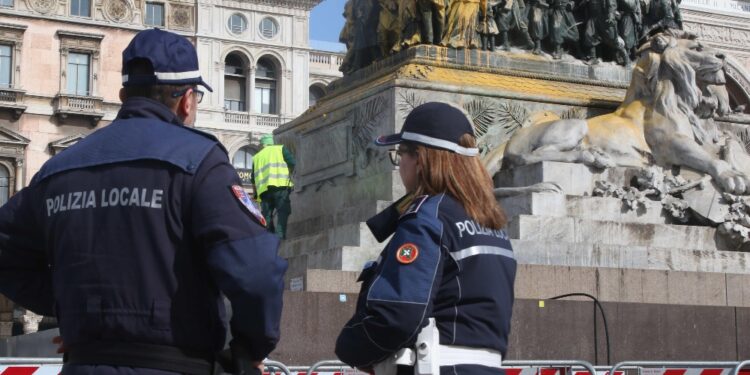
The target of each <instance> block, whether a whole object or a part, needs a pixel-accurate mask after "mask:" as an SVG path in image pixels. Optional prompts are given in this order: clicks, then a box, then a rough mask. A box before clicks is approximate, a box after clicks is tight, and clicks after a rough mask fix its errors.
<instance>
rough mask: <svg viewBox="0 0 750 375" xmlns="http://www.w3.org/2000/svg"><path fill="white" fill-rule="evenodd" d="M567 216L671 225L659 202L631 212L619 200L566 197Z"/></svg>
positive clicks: (649, 203) (651, 202)
mask: <svg viewBox="0 0 750 375" xmlns="http://www.w3.org/2000/svg"><path fill="white" fill-rule="evenodd" d="M566 208H567V213H568V216H572V217H577V218H582V219H589V220H597V221H618V222H624V223H643V224H671V223H672V219H671V217H669V215H668V214H667V212H666V211H665V210H664V209H663V207H662V204H661V202H656V201H647V202H646V204H645V205H641V206H639V207H638V209H636V210H631V209H629V208H628V207H627V205H626V204H625V203H624V202H623V201H622V200H621V199H619V198H611V197H581V196H567V201H566Z"/></svg>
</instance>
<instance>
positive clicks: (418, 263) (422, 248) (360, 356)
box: [336, 103, 516, 375]
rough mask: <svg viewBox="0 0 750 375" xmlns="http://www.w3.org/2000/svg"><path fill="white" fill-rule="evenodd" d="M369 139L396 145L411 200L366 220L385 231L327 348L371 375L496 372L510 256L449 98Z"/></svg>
mask: <svg viewBox="0 0 750 375" xmlns="http://www.w3.org/2000/svg"><path fill="white" fill-rule="evenodd" d="M375 143H376V144H378V145H392V144H399V146H398V147H399V148H398V150H397V151H396V155H394V156H395V157H394V158H393V159H394V163H397V165H398V166H399V173H400V175H401V179H402V181H403V183H404V186H405V187H406V190H407V191H408V192H409V193H411V194H410V196H413V197H415V198H413V199H412V200H411V204H410V205H409V206H408V207H407V208H406V209H405V210H403V211H402V212H399V206H405V205H404V204H402V202H397V203H395V204H394V205H393V206H391V207H389V208H388V209H387V210H385V211H384V212H382V213H380V214H378V215H377V216H376V217H374V218H373V219H371V220H370V221H368V224H369V225H370V228H371V230H372V231H373V234H375V236H376V238H378V240H381V241H382V240H384V239H385V238H387V237H388V236H389V235H391V234H392V233H393V237H392V239H391V240H390V242H389V243H388V245H387V246H386V247H385V249H384V250H383V252H382V253H381V255H380V257H379V258H378V261H377V262H373V263H371V264H368V266H366V267H365V270H364V271H363V273H362V276H361V277H360V280H361V281H363V283H362V290H361V292H360V295H359V300H358V301H357V309H356V312H355V314H354V316H353V317H352V319H351V320H350V321H349V322H348V323H347V324H346V326H345V327H344V328H343V330H342V331H341V334H340V335H339V338H338V340H337V343H336V354H337V355H338V357H339V358H340V359H341V360H343V361H344V362H346V363H347V364H349V365H351V366H355V367H358V368H360V369H363V370H365V371H369V372H374V373H376V375H384V374H395V373H396V371H398V373H399V375H402V374H404V375H405V374H407V373H411V372H413V373H415V374H420V375H426V374H434V375H439V374H443V375H445V374H454V375H459V374H488V375H489V374H490V373H494V374H497V371H499V370H498V368H499V367H500V366H501V363H502V356H503V355H504V354H505V352H506V349H507V344H508V333H509V331H510V318H511V310H512V305H513V281H514V279H515V273H516V261H515V260H514V257H513V251H512V250H511V245H510V241H509V240H508V237H507V235H506V234H505V232H504V231H503V230H501V228H502V227H503V226H504V225H505V223H506V219H505V216H504V214H503V212H502V210H501V209H500V207H499V206H498V204H497V202H496V200H495V198H494V196H493V193H492V182H491V179H490V177H489V175H488V174H487V172H486V170H485V169H484V168H483V167H482V165H481V164H480V161H479V158H478V157H477V154H478V150H477V148H476V147H475V139H474V134H473V131H472V126H471V124H470V122H469V120H468V119H467V117H466V116H465V115H464V114H463V112H462V111H460V110H459V109H457V108H454V107H452V106H450V105H448V104H444V103H427V104H423V105H421V106H419V107H417V108H415V109H414V110H413V111H412V112H411V113H410V114H409V116H408V117H407V118H406V121H405V123H404V126H403V128H402V131H401V132H400V133H398V134H393V135H390V136H384V137H380V138H378V139H377V140H376V141H375ZM396 365H399V366H396ZM401 365H404V366H401Z"/></svg>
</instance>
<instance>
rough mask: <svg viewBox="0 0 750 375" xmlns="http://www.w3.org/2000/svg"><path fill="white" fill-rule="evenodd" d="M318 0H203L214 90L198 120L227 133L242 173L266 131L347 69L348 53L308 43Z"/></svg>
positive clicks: (200, 29) (207, 70) (206, 72)
mask: <svg viewBox="0 0 750 375" xmlns="http://www.w3.org/2000/svg"><path fill="white" fill-rule="evenodd" d="M319 2H320V0H268V1H265V0H264V1H210V0H199V1H198V4H197V7H198V24H197V33H196V45H197V48H198V55H199V56H200V57H201V63H202V66H201V70H202V75H203V77H204V79H206V81H207V82H208V83H209V84H210V85H211V86H212V87H213V88H214V92H213V93H210V94H209V95H207V96H206V97H205V98H204V99H203V103H202V105H201V113H200V115H199V118H198V121H197V123H198V124H199V126H200V127H202V128H204V129H205V130H208V131H210V132H212V133H214V134H216V135H217V136H218V137H219V138H220V139H221V140H222V142H223V143H224V144H225V145H226V147H227V149H228V151H229V154H230V156H232V162H233V164H234V165H235V167H236V168H237V169H238V170H239V171H240V175H241V176H242V177H243V180H245V179H247V178H248V177H249V172H248V169H249V168H250V161H251V160H252V159H251V157H250V156H251V155H252V154H254V153H255V152H257V143H258V139H259V137H260V135H262V134H266V133H270V132H271V131H273V129H275V128H276V127H278V126H279V125H280V124H283V123H285V122H287V121H289V120H291V119H293V118H294V117H296V116H298V115H300V114H301V113H302V112H304V111H305V110H306V109H307V108H308V107H309V106H310V105H311V104H312V103H314V102H315V100H316V98H318V97H320V96H322V95H324V94H325V86H326V85H327V84H328V83H330V82H331V81H333V80H334V79H335V78H337V77H338V76H339V75H340V73H339V72H338V65H340V62H341V59H342V56H341V55H339V54H332V53H326V52H321V51H311V50H310V48H309V19H310V10H311V9H312V8H313V7H314V6H315V5H317V4H318V3H319ZM248 134H249V136H248Z"/></svg>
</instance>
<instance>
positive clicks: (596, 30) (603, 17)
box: [581, 0, 630, 65]
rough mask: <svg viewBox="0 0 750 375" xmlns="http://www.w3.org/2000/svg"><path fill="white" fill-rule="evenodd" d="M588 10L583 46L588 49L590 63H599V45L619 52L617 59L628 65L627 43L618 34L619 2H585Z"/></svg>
mask: <svg viewBox="0 0 750 375" xmlns="http://www.w3.org/2000/svg"><path fill="white" fill-rule="evenodd" d="M581 4H582V5H585V7H586V8H585V9H586V31H585V33H584V35H583V46H584V48H586V49H587V51H586V52H587V56H586V57H587V58H588V61H589V62H590V63H593V64H596V63H597V62H599V59H598V58H597V53H596V47H597V46H598V45H599V44H604V45H605V46H607V47H609V48H611V49H612V50H613V51H616V52H617V58H618V59H622V60H621V63H622V64H623V65H627V64H628V63H629V60H630V59H629V57H628V55H627V53H626V52H625V42H624V41H623V40H622V38H620V36H619V35H618V32H617V15H618V14H617V0H583V2H582V3H581Z"/></svg>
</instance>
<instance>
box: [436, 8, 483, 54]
mask: <svg viewBox="0 0 750 375" xmlns="http://www.w3.org/2000/svg"><path fill="white" fill-rule="evenodd" d="M485 1H486V0H485ZM479 2H480V0H451V3H450V6H449V8H448V14H447V21H446V26H445V32H444V33H443V41H442V42H441V43H440V45H442V46H448V47H451V48H480V47H481V41H480V39H479V33H478V32H477V20H478V17H477V14H479V5H480V4H479Z"/></svg>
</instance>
